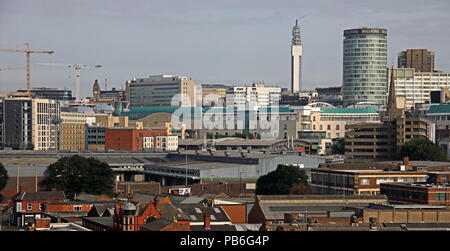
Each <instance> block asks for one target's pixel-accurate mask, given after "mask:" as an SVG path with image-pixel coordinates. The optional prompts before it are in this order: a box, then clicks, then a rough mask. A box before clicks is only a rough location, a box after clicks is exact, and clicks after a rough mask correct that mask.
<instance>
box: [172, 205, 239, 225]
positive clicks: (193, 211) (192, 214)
mask: <svg viewBox="0 0 450 251" xmlns="http://www.w3.org/2000/svg"><path fill="white" fill-rule="evenodd" d="M176 207H177V209H179V210H180V209H181V210H180V212H181V213H182V214H184V215H186V216H187V217H189V220H190V221H191V223H193V222H203V221H204V219H203V217H204V214H205V212H208V213H209V215H210V217H211V222H230V223H231V220H230V218H229V217H228V215H227V214H226V213H225V211H223V209H222V208H221V207H205V206H204V205H203V204H202V203H200V204H197V205H193V204H179V205H176ZM191 226H192V225H191Z"/></svg>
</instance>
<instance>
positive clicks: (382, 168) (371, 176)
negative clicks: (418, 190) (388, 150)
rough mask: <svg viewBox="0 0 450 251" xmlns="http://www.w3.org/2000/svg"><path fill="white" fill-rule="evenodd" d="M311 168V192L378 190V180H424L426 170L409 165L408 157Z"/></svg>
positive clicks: (401, 181)
mask: <svg viewBox="0 0 450 251" xmlns="http://www.w3.org/2000/svg"><path fill="white" fill-rule="evenodd" d="M341 166H342V167H341V168H339V167H331V168H328V167H326V168H316V169H312V170H311V188H312V192H313V193H314V194H349V195H351V194H360V195H376V194H380V184H382V183H394V182H395V183H411V182H425V181H426V180H427V170H426V169H425V168H419V167H417V166H415V167H413V165H411V164H410V162H409V159H408V158H407V157H406V158H404V160H403V162H402V163H400V164H394V163H390V164H389V163H386V164H385V165H382V164H380V165H373V166H366V167H364V166H360V165H356V166H355V167H352V166H351V165H349V166H345V165H341Z"/></svg>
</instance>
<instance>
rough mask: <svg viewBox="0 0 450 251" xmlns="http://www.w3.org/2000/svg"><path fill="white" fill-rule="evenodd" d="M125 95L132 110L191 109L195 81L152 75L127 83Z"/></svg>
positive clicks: (194, 93) (194, 94) (194, 92)
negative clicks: (164, 107) (160, 107)
mask: <svg viewBox="0 0 450 251" xmlns="http://www.w3.org/2000/svg"><path fill="white" fill-rule="evenodd" d="M178 94H180V95H179V96H177V95H178ZM126 95H127V99H128V100H129V101H130V107H132V108H134V107H155V106H182V107H187V106H189V107H191V106H196V81H195V80H192V79H190V78H187V77H182V76H172V75H152V76H149V77H148V78H139V79H133V80H131V81H127V94H126ZM180 96H181V97H180ZM177 97H178V98H177Z"/></svg>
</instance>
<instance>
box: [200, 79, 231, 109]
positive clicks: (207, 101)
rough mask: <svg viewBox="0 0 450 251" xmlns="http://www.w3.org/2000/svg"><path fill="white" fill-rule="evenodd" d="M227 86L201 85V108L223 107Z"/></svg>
mask: <svg viewBox="0 0 450 251" xmlns="http://www.w3.org/2000/svg"><path fill="white" fill-rule="evenodd" d="M226 94H227V86H226V85H221V84H203V85H202V106H204V107H206V106H225V105H226V103H225V101H226V100H225V98H226Z"/></svg>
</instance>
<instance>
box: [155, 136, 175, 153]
mask: <svg viewBox="0 0 450 251" xmlns="http://www.w3.org/2000/svg"><path fill="white" fill-rule="evenodd" d="M156 149H159V150H163V151H176V150H177V149H178V136H156Z"/></svg>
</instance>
